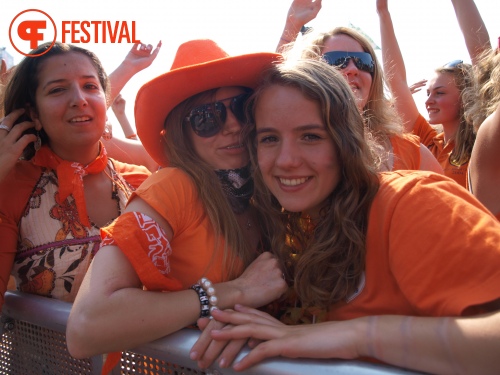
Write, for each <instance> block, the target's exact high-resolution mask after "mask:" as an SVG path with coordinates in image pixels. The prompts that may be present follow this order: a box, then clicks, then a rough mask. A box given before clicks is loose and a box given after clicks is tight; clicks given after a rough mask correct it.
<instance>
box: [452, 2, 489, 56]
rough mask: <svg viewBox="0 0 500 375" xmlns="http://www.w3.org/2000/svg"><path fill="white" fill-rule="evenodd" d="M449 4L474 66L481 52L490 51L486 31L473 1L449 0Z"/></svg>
mask: <svg viewBox="0 0 500 375" xmlns="http://www.w3.org/2000/svg"><path fill="white" fill-rule="evenodd" d="M451 3H452V4H453V9H454V10H455V14H456V16H457V21H458V25H459V26H460V29H461V30H462V34H463V36H464V40H465V45H466V46H467V51H468V52H469V56H470V58H471V61H472V64H473V65H474V64H475V63H476V62H477V59H478V57H479V55H480V54H481V53H482V52H484V51H485V50H489V49H491V42H490V36H489V35H488V30H487V29H486V25H485V24H484V21H483V19H482V18H481V14H479V10H478V9H477V6H476V3H474V0H451Z"/></svg>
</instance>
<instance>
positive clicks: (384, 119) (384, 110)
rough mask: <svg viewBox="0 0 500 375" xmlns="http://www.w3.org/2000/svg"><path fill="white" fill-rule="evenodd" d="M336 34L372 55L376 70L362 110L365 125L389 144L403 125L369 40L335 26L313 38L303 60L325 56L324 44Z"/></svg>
mask: <svg viewBox="0 0 500 375" xmlns="http://www.w3.org/2000/svg"><path fill="white" fill-rule="evenodd" d="M336 35H345V36H348V37H349V38H352V39H354V40H355V41H356V42H358V43H359V44H360V46H361V48H362V49H363V51H364V52H367V53H369V54H370V55H371V57H372V59H373V61H374V63H375V71H374V72H373V74H372V84H371V87H370V93H369V95H368V101H367V103H366V104H365V107H364V108H363V109H362V115H363V117H364V119H365V123H366V125H367V126H368V127H369V128H370V129H371V130H372V132H373V134H374V136H376V137H377V138H379V139H381V140H384V141H387V139H388V137H389V136H391V135H393V134H401V133H402V132H403V126H402V123H401V120H400V117H399V116H398V114H397V112H396V111H395V109H394V106H393V105H392V103H391V100H390V99H389V98H388V97H387V96H386V94H385V92H386V90H385V87H386V85H385V79H384V72H383V70H382V66H381V65H380V62H379V61H378V59H377V55H376V54H375V50H374V49H373V47H372V45H371V43H370V41H369V40H368V39H367V38H366V37H365V36H363V35H362V34H361V33H359V32H357V31H356V30H354V29H351V28H349V27H343V26H342V27H336V28H335V29H333V30H330V31H328V32H323V33H319V34H317V35H311V36H310V38H311V40H310V41H308V42H307V46H306V48H304V51H303V53H302V57H303V58H317V57H318V56H321V55H323V50H324V47H325V43H326V42H327V40H328V39H330V38H332V37H334V36H336Z"/></svg>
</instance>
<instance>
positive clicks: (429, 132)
mask: <svg viewBox="0 0 500 375" xmlns="http://www.w3.org/2000/svg"><path fill="white" fill-rule="evenodd" d="M413 134H416V135H418V136H419V137H420V142H422V144H424V145H425V146H426V147H427V148H428V149H429V150H430V151H431V153H432V155H434V157H435V158H436V159H437V161H438V162H439V164H440V165H441V167H442V168H443V171H444V175H445V176H448V177H450V178H451V179H453V180H455V181H456V182H457V183H458V184H460V185H461V186H463V187H464V188H465V187H466V184H467V167H468V165H469V163H468V162H467V163H465V164H462V165H461V166H459V167H457V166H455V165H452V164H450V155H451V152H452V151H453V148H454V147H455V142H454V141H453V140H450V141H449V142H448V143H447V144H445V143H444V133H440V134H438V133H437V131H436V130H434V129H433V128H432V126H430V124H429V122H428V121H427V120H426V119H425V118H424V117H423V116H422V115H418V117H417V120H416V121H415V125H414V127H413Z"/></svg>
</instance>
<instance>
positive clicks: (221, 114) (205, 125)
mask: <svg viewBox="0 0 500 375" xmlns="http://www.w3.org/2000/svg"><path fill="white" fill-rule="evenodd" d="M250 95H252V92H245V93H243V94H240V95H236V96H233V97H232V98H226V99H223V100H219V101H216V102H214V103H208V104H203V105H200V106H199V107H196V108H193V110H191V112H189V114H188V115H187V116H186V121H189V123H190V124H191V128H192V129H193V131H194V132H195V134H196V135H198V136H200V137H203V138H208V137H213V136H214V135H216V134H217V133H219V132H220V131H221V130H222V127H223V126H224V123H225V122H226V118H227V109H226V105H225V104H224V102H225V101H228V100H229V101H230V102H229V109H230V110H231V112H232V113H233V115H234V117H236V119H237V120H238V121H239V122H240V124H243V123H244V122H245V103H246V101H247V100H248V98H249V97H250Z"/></svg>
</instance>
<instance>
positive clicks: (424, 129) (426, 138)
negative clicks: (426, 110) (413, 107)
mask: <svg viewBox="0 0 500 375" xmlns="http://www.w3.org/2000/svg"><path fill="white" fill-rule="evenodd" d="M413 134H415V135H416V136H418V137H419V138H420V142H421V143H422V144H423V145H425V147H429V146H431V145H432V144H433V139H434V137H436V136H437V135H438V132H437V131H436V130H435V129H434V128H433V127H432V126H430V124H429V122H428V121H427V120H426V119H425V118H424V117H423V116H422V115H420V114H419V115H418V117H417V119H416V120H415V124H414V125H413Z"/></svg>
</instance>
